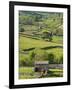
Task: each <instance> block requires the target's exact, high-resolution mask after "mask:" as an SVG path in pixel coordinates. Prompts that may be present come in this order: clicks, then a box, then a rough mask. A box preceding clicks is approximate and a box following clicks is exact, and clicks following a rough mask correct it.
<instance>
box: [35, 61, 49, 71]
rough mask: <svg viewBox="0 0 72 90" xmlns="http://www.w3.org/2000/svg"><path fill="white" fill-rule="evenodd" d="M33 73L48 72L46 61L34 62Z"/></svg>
mask: <svg viewBox="0 0 72 90" xmlns="http://www.w3.org/2000/svg"><path fill="white" fill-rule="evenodd" d="M34 65H35V72H41V71H42V70H44V71H48V61H35V63H34Z"/></svg>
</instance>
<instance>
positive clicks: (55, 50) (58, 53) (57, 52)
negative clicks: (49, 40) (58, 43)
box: [46, 48, 63, 59]
mask: <svg viewBox="0 0 72 90" xmlns="http://www.w3.org/2000/svg"><path fill="white" fill-rule="evenodd" d="M46 51H47V52H48V53H53V54H54V55H55V56H56V58H58V59H59V57H60V56H61V55H62V54H63V49H62V48H52V49H48V50H46Z"/></svg>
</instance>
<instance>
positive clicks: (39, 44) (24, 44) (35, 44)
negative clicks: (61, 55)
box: [19, 36, 62, 50]
mask: <svg viewBox="0 0 72 90" xmlns="http://www.w3.org/2000/svg"><path fill="white" fill-rule="evenodd" d="M19 45H20V49H21V50H22V49H28V48H43V47H48V46H62V44H57V43H53V42H48V41H44V40H35V39H32V38H27V37H22V36H20V40H19Z"/></svg>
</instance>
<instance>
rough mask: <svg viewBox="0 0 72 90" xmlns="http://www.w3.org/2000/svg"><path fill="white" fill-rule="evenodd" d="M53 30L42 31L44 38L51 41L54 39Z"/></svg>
mask: <svg viewBox="0 0 72 90" xmlns="http://www.w3.org/2000/svg"><path fill="white" fill-rule="evenodd" d="M52 36H53V34H52V32H49V31H47V30H44V31H42V38H43V39H49V41H52Z"/></svg>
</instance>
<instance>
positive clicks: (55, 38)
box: [52, 36, 63, 43]
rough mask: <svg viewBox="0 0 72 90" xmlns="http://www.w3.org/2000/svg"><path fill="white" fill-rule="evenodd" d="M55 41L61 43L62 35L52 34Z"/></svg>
mask: <svg viewBox="0 0 72 90" xmlns="http://www.w3.org/2000/svg"><path fill="white" fill-rule="evenodd" d="M52 41H54V42H56V43H63V37H62V36H53V40H52Z"/></svg>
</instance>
